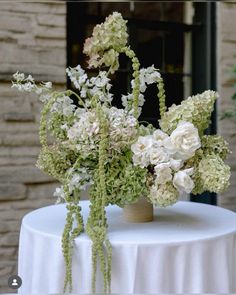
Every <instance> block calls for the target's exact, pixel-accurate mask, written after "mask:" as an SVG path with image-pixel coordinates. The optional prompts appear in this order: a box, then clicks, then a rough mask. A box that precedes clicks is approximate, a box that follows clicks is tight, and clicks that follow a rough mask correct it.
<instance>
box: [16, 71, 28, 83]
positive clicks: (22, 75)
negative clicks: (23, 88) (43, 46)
mask: <svg viewBox="0 0 236 295" xmlns="http://www.w3.org/2000/svg"><path fill="white" fill-rule="evenodd" d="M13 78H14V79H15V80H17V81H18V82H19V81H23V80H24V79H25V74H24V73H19V72H16V73H15V74H13Z"/></svg>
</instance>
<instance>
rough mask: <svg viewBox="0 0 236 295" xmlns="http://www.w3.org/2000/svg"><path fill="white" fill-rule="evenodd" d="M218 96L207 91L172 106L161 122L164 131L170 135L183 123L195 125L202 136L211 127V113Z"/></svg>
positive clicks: (213, 92)
mask: <svg viewBox="0 0 236 295" xmlns="http://www.w3.org/2000/svg"><path fill="white" fill-rule="evenodd" d="M217 97H218V94H217V93H216V92H215V91H211V90H207V91H205V92H203V93H202V94H197V95H194V96H191V97H189V98H187V99H186V100H183V101H182V103H181V104H180V105H175V104H174V105H172V106H171V107H170V108H169V109H168V111H167V112H165V113H164V114H163V116H162V118H161V119H160V120H159V123H160V127H161V129H162V131H164V132H166V133H168V134H170V133H171V132H172V131H173V130H174V129H175V128H176V127H177V125H178V123H179V122H181V121H187V122H191V123H193V125H194V126H195V127H197V128H198V131H199V133H200V134H201V135H202V134H203V132H204V130H205V129H206V128H207V127H208V126H209V123H210V118H211V113H212V111H213V109H214V103H215V100H216V99H217Z"/></svg>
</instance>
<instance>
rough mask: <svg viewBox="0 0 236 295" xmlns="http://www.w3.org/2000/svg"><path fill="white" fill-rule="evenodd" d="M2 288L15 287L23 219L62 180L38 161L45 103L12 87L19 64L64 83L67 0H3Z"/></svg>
mask: <svg viewBox="0 0 236 295" xmlns="http://www.w3.org/2000/svg"><path fill="white" fill-rule="evenodd" d="M0 64H1V66H0V293H2V292H9V293H14V292H12V290H11V289H9V288H8V286H7V280H8V277H9V276H10V275H13V274H17V255H18V242H19V231H20V225H21V220H22V218H23V216H24V215H25V214H27V213H28V212H31V211H32V210H34V209H37V208H40V207H43V206H47V205H52V204H54V203H55V201H56V199H55V197H53V192H54V190H55V188H56V187H57V186H58V184H57V183H56V182H55V180H54V179H53V178H51V177H49V176H47V175H45V174H44V173H42V172H41V171H40V170H39V169H38V168H37V167H36V166H35V163H36V159H37V156H38V153H39V150H40V144H39V138H38V128H39V120H40V111H41V107H42V105H41V103H40V102H39V101H38V99H37V97H36V96H35V95H31V94H26V93H20V92H17V91H16V90H14V89H12V88H11V79H12V74H13V73H15V72H16V71H17V70H18V71H22V72H25V73H27V74H28V73H31V74H32V76H34V78H35V79H36V81H52V82H53V85H54V87H55V88H60V89H61V88H63V89H64V88H65V82H66V76H65V67H66V5H65V2H64V1H49V2H41V3H40V2H34V1H31V2H27V3H24V2H22V1H0Z"/></svg>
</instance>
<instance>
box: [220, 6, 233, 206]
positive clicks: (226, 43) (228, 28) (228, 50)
mask: <svg viewBox="0 0 236 295" xmlns="http://www.w3.org/2000/svg"><path fill="white" fill-rule="evenodd" d="M217 26H218V28H217V40H218V41H217V42H218V44H217V67H218V91H219V93H220V99H219V103H218V115H219V117H220V116H221V114H222V112H223V111H224V110H226V109H227V110H229V109H230V108H232V107H233V103H232V100H231V96H232V95H233V93H235V92H236V90H235V88H234V87H233V84H235V83H236V80H234V79H233V78H232V66H233V65H236V30H235V28H236V2H218V3H217ZM218 128H219V133H221V135H223V136H224V137H225V138H226V139H227V140H228V142H229V144H230V149H231V151H232V154H231V155H230V157H229V159H228V163H229V164H230V166H231V168H232V176H231V186H230V188H229V189H228V190H227V191H226V192H225V193H224V194H222V195H221V196H220V197H219V205H220V206H223V207H225V208H229V209H232V210H235V211H236V193H235V191H236V119H225V120H219V121H218Z"/></svg>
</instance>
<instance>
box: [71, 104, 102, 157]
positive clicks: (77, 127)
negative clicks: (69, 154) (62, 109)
mask: <svg viewBox="0 0 236 295" xmlns="http://www.w3.org/2000/svg"><path fill="white" fill-rule="evenodd" d="M76 112H77V113H76V114H77V116H78V117H77V118H76V120H75V123H74V124H73V125H72V126H71V127H70V128H68V130H67V136H68V138H69V140H70V141H72V142H73V143H74V144H75V145H76V147H77V150H79V151H81V152H83V153H86V152H89V151H92V150H94V149H95V148H96V146H97V144H96V142H97V141H98V139H99V138H98V132H99V121H98V118H97V116H96V114H95V112H93V111H85V109H78V110H76Z"/></svg>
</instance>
